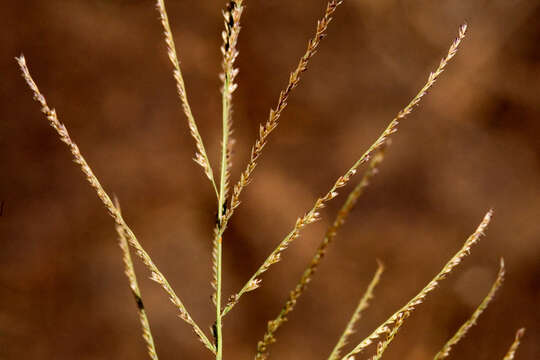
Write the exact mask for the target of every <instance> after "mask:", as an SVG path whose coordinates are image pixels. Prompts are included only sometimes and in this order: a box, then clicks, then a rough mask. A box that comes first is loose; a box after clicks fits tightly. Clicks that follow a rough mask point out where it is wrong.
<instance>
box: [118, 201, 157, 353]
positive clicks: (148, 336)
mask: <svg viewBox="0 0 540 360" xmlns="http://www.w3.org/2000/svg"><path fill="white" fill-rule="evenodd" d="M114 206H115V207H116V209H117V210H118V212H119V213H120V214H121V211H120V203H119V202H118V199H117V198H116V197H115V198H114ZM116 232H117V233H118V245H120V249H122V260H123V262H124V273H125V274H126V276H127V278H128V280H129V288H130V289H131V293H132V294H133V298H134V300H135V304H136V305H137V312H138V313H139V321H140V323H141V328H142V337H143V339H144V342H145V343H146V350H147V351H148V355H149V356H150V359H152V360H158V356H157V352H156V346H155V344H154V338H153V336H152V331H151V330H150V323H149V322H148V316H147V315H146V310H145V309H144V303H143V301H142V296H141V290H140V289H139V283H138V282H137V276H136V275H135V268H134V267H133V261H132V259H131V255H130V253H129V244H128V241H127V239H126V235H125V234H124V230H123V229H122V227H121V226H119V225H118V224H117V225H116Z"/></svg>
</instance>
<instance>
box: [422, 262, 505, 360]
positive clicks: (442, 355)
mask: <svg viewBox="0 0 540 360" xmlns="http://www.w3.org/2000/svg"><path fill="white" fill-rule="evenodd" d="M504 273H505V268H504V260H503V259H501V262H500V268H499V273H498V274H497V278H496V279H495V282H494V283H493V285H492V286H491V289H490V290H489V292H488V294H487V295H486V297H485V298H484V299H483V300H482V302H481V303H480V305H478V307H477V308H476V310H475V311H474V313H473V314H472V315H471V317H470V318H469V319H468V320H467V321H466V322H465V323H464V324H463V325H461V327H460V328H459V330H458V331H457V332H456V333H455V334H454V336H452V337H451V338H450V340H448V342H447V343H446V344H445V345H444V346H443V348H442V349H441V351H439V352H438V353H437V355H435V357H434V358H433V360H442V359H446V358H447V357H448V355H450V351H451V350H452V346H454V345H455V344H457V343H458V342H459V341H460V340H461V339H463V337H465V335H466V334H467V332H468V331H469V329H470V328H472V327H473V326H474V325H475V324H476V321H477V320H478V318H479V317H480V315H481V314H482V313H483V312H484V310H485V309H486V308H487V307H488V306H489V303H490V302H491V300H493V298H494V297H495V293H496V292H497V290H499V288H500V287H501V286H502V284H503V281H504Z"/></svg>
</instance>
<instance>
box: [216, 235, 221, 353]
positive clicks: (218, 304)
mask: <svg viewBox="0 0 540 360" xmlns="http://www.w3.org/2000/svg"><path fill="white" fill-rule="evenodd" d="M221 252H222V251H221V236H220V237H219V239H218V259H217V266H218V275H217V276H218V278H217V289H216V342H217V344H216V345H217V351H216V360H221V359H222V356H223V340H222V338H223V336H222V332H221Z"/></svg>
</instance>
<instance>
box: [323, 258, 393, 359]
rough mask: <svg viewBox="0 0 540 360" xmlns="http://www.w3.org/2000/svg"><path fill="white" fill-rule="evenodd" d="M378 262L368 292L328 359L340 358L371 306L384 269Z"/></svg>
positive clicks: (359, 303)
mask: <svg viewBox="0 0 540 360" xmlns="http://www.w3.org/2000/svg"><path fill="white" fill-rule="evenodd" d="M377 264H378V267H377V271H376V272H375V275H374V276H373V279H372V280H371V282H370V283H369V286H368V288H367V289H366V292H365V293H364V295H363V296H362V298H361V299H360V301H359V302H358V305H357V306H356V309H355V310H354V313H353V315H352V316H351V319H350V320H349V322H348V324H347V326H346V327H345V330H344V331H343V334H341V336H340V337H339V340H338V342H337V344H336V346H334V349H333V350H332V353H331V354H330V356H329V357H328V360H338V359H339V354H340V352H341V349H343V347H344V346H345V345H347V340H348V338H349V336H351V335H352V334H354V328H355V326H356V323H357V322H358V320H360V317H361V316H362V312H363V311H364V310H365V309H367V308H368V307H369V301H370V300H371V299H372V298H373V290H375V286H377V284H378V283H379V280H380V278H381V275H382V273H383V271H384V265H383V263H382V262H380V261H379V260H377Z"/></svg>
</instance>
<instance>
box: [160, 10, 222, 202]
mask: <svg viewBox="0 0 540 360" xmlns="http://www.w3.org/2000/svg"><path fill="white" fill-rule="evenodd" d="M156 7H157V10H158V13H159V18H160V20H161V25H162V26H163V35H164V37H165V43H166V44H167V55H168V56H169V60H170V61H171V63H172V65H173V76H174V80H175V81H176V91H177V93H178V96H179V97H180V101H181V102H182V109H183V111H184V114H185V115H186V118H187V121H188V126H189V130H190V133H191V136H192V137H193V139H195V145H196V147H197V152H196V153H195V158H194V159H193V160H195V162H196V163H197V164H199V165H200V166H201V167H202V168H203V170H204V173H205V174H206V176H207V177H208V179H209V180H210V182H211V183H212V186H213V187H214V191H215V192H216V196H217V197H218V199H219V191H218V188H217V185H216V181H215V180H214V173H213V171H212V166H211V165H210V161H209V160H208V155H206V149H205V147H204V143H203V140H202V138H201V135H200V133H199V128H198V127H197V123H196V122H195V118H194V117H193V113H192V112H191V106H190V105H189V101H188V97H187V93H186V86H185V84H184V77H183V75H182V70H181V69H180V60H178V55H177V53H176V46H175V45H174V38H173V34H172V30H171V26H170V24H169V17H168V15H167V9H166V8H165V1H164V0H157V2H156Z"/></svg>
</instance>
